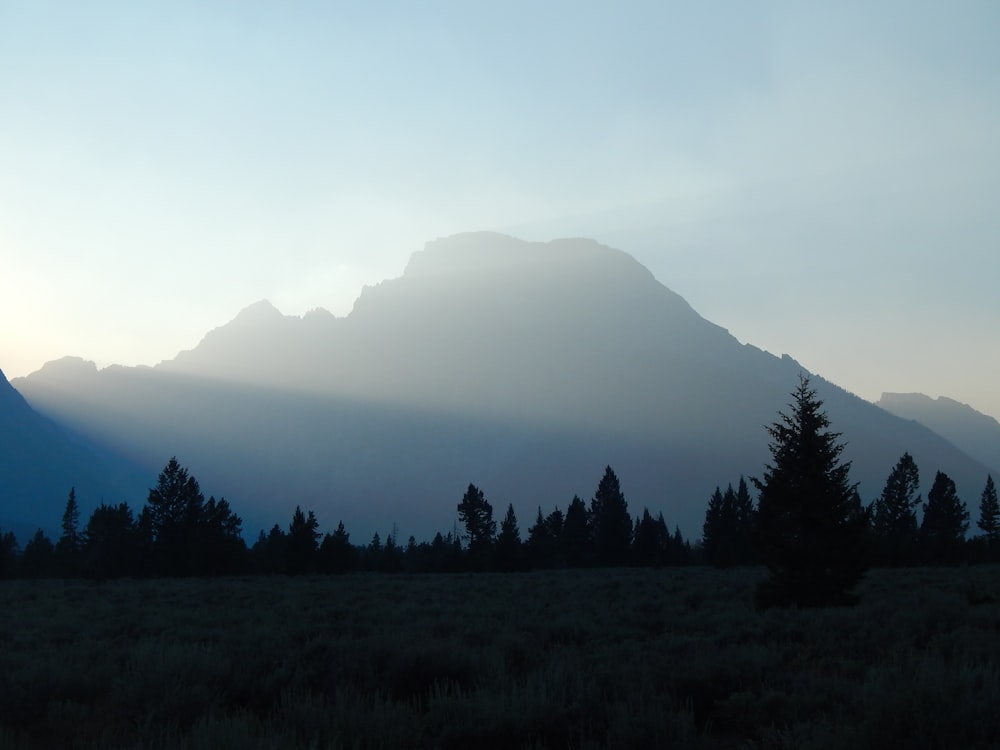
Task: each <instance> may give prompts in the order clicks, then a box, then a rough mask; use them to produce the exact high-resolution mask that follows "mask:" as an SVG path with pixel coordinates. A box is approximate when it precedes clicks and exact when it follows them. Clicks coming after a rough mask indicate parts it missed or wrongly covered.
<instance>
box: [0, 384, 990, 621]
mask: <svg viewBox="0 0 1000 750" xmlns="http://www.w3.org/2000/svg"><path fill="white" fill-rule="evenodd" d="M792 396H793V402H792V404H791V405H790V406H791V410H790V411H789V412H787V413H782V412H779V420H778V421H777V422H775V423H774V424H772V425H770V426H769V427H767V428H766V429H767V431H768V434H769V436H770V437H771V443H770V449H771V453H772V463H771V464H768V465H766V466H765V471H764V473H763V475H762V477H760V478H757V477H752V478H751V479H750V482H751V484H752V485H753V486H754V488H755V489H756V490H757V496H758V497H757V502H756V504H755V503H754V501H753V498H752V497H751V495H750V489H749V486H748V484H747V481H746V480H745V479H744V478H743V477H740V479H739V482H738V484H737V487H736V489H733V487H732V485H729V486H728V487H727V488H726V490H725V491H724V492H723V491H722V490H721V489H720V488H719V487H716V489H715V492H714V493H713V494H712V495H711V496H710V497H709V500H708V504H707V508H706V512H705V521H704V525H703V528H702V532H703V533H702V537H701V539H700V540H698V541H697V542H696V543H695V544H694V545H692V544H691V543H690V542H688V541H686V540H685V539H684V538H683V536H682V535H681V532H680V529H679V528H676V527H675V529H674V531H673V532H671V531H670V530H669V528H668V526H667V524H666V521H665V520H664V518H663V514H662V513H660V514H658V515H657V516H656V517H655V518H654V517H653V516H652V515H651V514H650V512H649V510H648V509H643V512H642V514H641V515H638V516H636V517H634V518H633V517H632V515H631V514H630V512H629V509H628V503H627V502H626V500H625V496H624V494H623V492H622V489H621V485H620V482H619V480H618V477H617V475H616V474H615V472H614V470H613V469H612V468H611V467H610V466H608V467H606V468H605V471H604V475H603V477H602V478H601V480H600V483H599V484H598V487H597V490H596V492H595V493H594V496H593V497H592V498H591V500H590V503H589V505H588V504H587V503H585V502H584V501H583V500H581V499H580V498H579V497H578V496H574V498H573V499H572V501H571V502H570V503H569V505H568V506H567V508H566V511H565V512H563V511H562V510H560V509H559V508H558V506H557V507H555V508H554V509H553V510H551V511H550V512H548V513H547V514H545V513H543V512H542V509H541V507H539V508H538V512H537V516H536V518H535V521H534V524H533V525H531V526H530V527H529V528H528V529H527V534H526V536H525V538H524V539H523V540H522V535H521V531H520V525H519V522H518V519H517V517H516V515H515V513H514V508H513V505H512V504H511V505H508V507H507V510H506V513H505V514H504V516H503V518H502V520H501V521H500V522H499V524H498V523H497V521H496V519H495V518H494V514H493V506H492V505H491V504H490V502H489V501H488V500H487V499H486V496H485V494H484V493H483V491H482V490H481V489H479V488H478V487H477V486H476V485H474V484H470V485H469V486H468V489H467V490H466V492H465V495H464V496H463V497H462V499H461V501H460V502H459V503H458V505H457V506H456V512H457V516H458V520H459V522H460V523H461V530H460V529H459V526H458V524H456V525H455V526H454V528H453V529H452V530H451V531H449V532H447V533H445V534H442V533H440V532H439V533H437V534H435V536H434V537H433V539H432V540H431V541H429V542H428V541H423V542H419V543H418V542H417V541H416V539H415V538H414V537H412V536H411V537H410V538H409V539H408V540H407V541H406V542H405V543H401V542H400V540H399V538H398V532H397V531H396V530H395V528H394V529H393V530H392V531H391V532H389V533H388V534H386V536H385V538H384V539H383V538H382V537H381V536H380V535H379V534H378V533H376V534H375V535H374V536H373V537H372V539H371V541H370V542H369V543H367V544H362V545H357V544H355V543H353V542H352V541H351V538H350V534H349V533H348V532H347V530H346V529H345V527H344V524H343V522H342V521H341V522H340V523H339V524H338V525H337V527H336V529H335V530H334V531H333V532H332V533H326V534H323V533H321V532H320V531H319V521H318V520H317V518H316V516H315V513H314V512H313V511H311V510H309V511H303V510H302V509H301V507H298V506H297V507H296V508H295V511H294V512H293V514H292V517H291V520H290V523H289V524H288V526H287V528H286V527H282V526H281V525H279V524H275V525H274V526H273V527H272V528H271V529H270V531H269V532H267V533H265V532H264V531H261V532H260V534H259V536H258V538H257V539H256V540H255V542H254V543H253V544H252V545H250V546H248V545H247V544H246V543H245V541H244V539H243V536H242V519H241V518H240V517H239V516H238V515H237V514H236V513H235V512H234V511H233V509H232V508H231V507H230V505H229V503H228V502H227V501H226V500H225V499H224V498H223V499H220V500H216V499H215V498H214V496H213V497H209V499H208V500H206V499H205V497H204V495H203V493H202V492H201V489H200V487H199V485H198V482H197V480H196V479H195V478H194V477H193V476H191V475H190V474H189V472H188V470H187V469H186V468H184V467H182V466H181V465H180V464H179V463H178V461H177V459H176V457H174V458H171V459H170V460H169V462H168V463H167V465H166V466H165V467H164V469H163V471H161V472H160V474H159V476H158V478H157V483H156V486H155V487H153V488H152V489H150V491H149V495H148V498H147V500H146V503H145V505H144V506H143V508H142V509H141V511H140V512H139V513H138V514H135V513H134V512H133V511H132V509H131V508H130V507H129V505H128V504H127V503H120V504H118V505H106V504H104V503H102V504H101V505H100V506H98V507H97V508H96V509H95V510H94V512H93V513H92V514H91V516H90V518H89V519H88V520H87V522H86V524H85V525H84V526H83V527H82V528H81V527H80V511H79V506H78V504H77V501H76V495H75V491H74V490H72V489H71V490H70V493H69V497H68V499H67V502H66V509H65V512H64V513H63V517H62V523H61V535H60V537H59V539H58V540H57V541H56V542H55V543H53V542H52V541H50V540H49V539H48V537H46V535H45V534H44V532H42V531H41V530H39V531H37V532H36V533H35V535H34V536H33V537H32V538H31V539H30V540H29V541H28V543H27V544H26V545H25V547H24V549H23V550H21V549H20V547H19V545H18V542H17V540H16V538H15V537H14V535H13V533H11V532H6V533H4V532H2V530H0V577H12V576H21V577H47V576H59V577H76V576H82V577H90V578H96V579H104V578H113V577H122V576H132V577H152V576H212V575H233V574H287V575H301V574H314V573H320V574H333V573H348V572H352V571H362V570H363V571H381V572H398V571H408V572H460V571H517V570H528V569H543V568H580V567H616V566H625V565H632V566H651V567H659V566H672V565H685V564H692V563H694V564H699V563H707V564H710V565H714V566H718V567H728V566H734V565H750V564H763V565H765V566H767V567H768V569H769V570H770V572H771V578H770V579H769V581H768V582H766V583H765V584H762V587H761V590H760V591H759V592H758V597H759V602H758V603H761V604H763V605H769V604H771V603H787V602H791V601H794V602H797V603H817V604H819V603H823V604H828V603H837V602H840V601H844V602H846V601H847V599H849V595H848V593H847V592H848V591H849V590H850V588H851V587H852V586H853V585H854V584H856V583H857V582H858V581H859V580H860V579H861V577H862V576H863V574H864V571H865V570H866V569H867V567H869V566H870V565H882V566H901V565H916V564H954V563H959V562H982V561H996V560H1000V505H998V502H997V492H996V488H995V485H994V483H993V479H992V477H991V476H988V477H987V480H986V486H985V488H984V489H983V492H982V496H981V499H980V505H979V516H980V517H979V521H978V523H977V526H978V528H979V529H980V531H981V532H982V534H980V535H978V536H976V537H974V538H973V539H971V540H970V539H967V538H966V535H967V531H968V526H969V512H968V509H967V507H966V505H965V503H964V502H963V501H962V500H961V499H960V498H959V497H958V494H957V492H956V488H955V483H954V482H953V481H952V480H951V479H950V478H949V477H948V476H947V475H946V474H944V473H943V472H940V471H939V472H937V474H936V476H935V479H934V483H933V485H932V487H931V489H930V491H929V492H928V495H927V501H926V502H923V501H922V498H921V497H920V495H918V494H917V490H918V487H919V484H920V482H919V472H918V469H917V466H916V463H915V462H914V460H913V458H912V457H911V456H910V455H909V454H908V453H905V454H904V455H903V456H902V457H901V458H900V460H899V462H898V463H897V464H896V466H895V467H894V468H893V469H892V471H891V472H890V474H889V476H888V478H887V480H886V483H885V487H884V488H883V490H882V493H881V494H880V495H879V497H878V498H877V499H876V500H874V501H873V502H872V503H870V504H869V505H868V506H864V505H863V503H862V500H861V497H860V495H859V493H858V490H857V484H851V483H850V481H849V471H850V462H841V461H840V458H839V457H840V454H841V452H842V450H843V447H844V446H843V445H842V444H839V443H838V438H839V433H835V432H831V431H830V430H829V419H828V417H827V415H826V413H825V412H824V411H823V410H822V408H821V407H822V402H821V401H820V400H819V399H817V398H816V393H815V391H814V390H812V389H811V388H810V387H809V381H808V378H805V377H803V378H802V379H801V380H800V383H799V387H798V388H797V389H796V390H795V391H794V392H793V394H792ZM917 508H921V509H922V515H921V520H920V522H919V523H918V520H917V515H916V510H917Z"/></svg>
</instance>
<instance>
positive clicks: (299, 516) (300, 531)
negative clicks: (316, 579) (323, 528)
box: [285, 505, 321, 575]
mask: <svg viewBox="0 0 1000 750" xmlns="http://www.w3.org/2000/svg"><path fill="white" fill-rule="evenodd" d="M320 536H321V535H320V533H319V521H317V520H316V514H315V513H313V512H312V511H309V514H308V515H306V514H305V513H303V512H302V508H301V507H299V506H298V505H296V506H295V511H294V512H293V513H292V522H291V523H290V524H289V525H288V537H287V541H286V542H285V555H286V564H285V572H287V573H290V574H291V575H302V574H304V573H312V572H314V570H315V568H316V553H317V551H318V550H319V539H320Z"/></svg>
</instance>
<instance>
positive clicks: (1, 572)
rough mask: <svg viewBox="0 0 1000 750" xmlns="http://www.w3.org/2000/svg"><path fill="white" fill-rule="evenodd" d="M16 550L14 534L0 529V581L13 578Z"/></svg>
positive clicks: (16, 544)
mask: <svg viewBox="0 0 1000 750" xmlns="http://www.w3.org/2000/svg"><path fill="white" fill-rule="evenodd" d="M18 550H19V546H18V543H17V537H16V536H14V532H13V531H4V530H3V529H0V579H3V578H11V577H13V575H14V568H15V565H16V564H17V553H18Z"/></svg>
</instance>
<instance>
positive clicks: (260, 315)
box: [232, 299, 285, 324]
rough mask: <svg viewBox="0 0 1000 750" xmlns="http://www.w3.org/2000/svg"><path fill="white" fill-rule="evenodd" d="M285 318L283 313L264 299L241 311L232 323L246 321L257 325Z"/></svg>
mask: <svg viewBox="0 0 1000 750" xmlns="http://www.w3.org/2000/svg"><path fill="white" fill-rule="evenodd" d="M284 317H285V316H284V315H282V314H281V311H280V310H279V309H278V308H277V307H275V306H274V305H272V304H271V303H270V301H268V300H266V299H262V300H258V301H257V302H254V303H253V304H252V305H248V306H246V307H244V308H243V309H242V310H240V311H239V313H237V315H236V317H235V318H234V319H233V321H232V322H234V323H235V322H236V321H244V322H248V323H254V324H257V323H261V322H265V321H271V320H279V319H281V318H284Z"/></svg>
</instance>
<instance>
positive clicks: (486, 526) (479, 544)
mask: <svg viewBox="0 0 1000 750" xmlns="http://www.w3.org/2000/svg"><path fill="white" fill-rule="evenodd" d="M458 518H459V520H460V521H461V522H462V523H463V524H464V525H465V538H466V539H467V540H468V542H469V553H470V555H478V554H481V553H482V552H484V551H485V550H488V549H489V548H490V547H491V546H492V544H493V537H494V535H495V534H496V531H497V524H496V521H494V520H493V506H492V505H490V504H489V503H488V502H487V501H486V496H485V495H483V491H482V490H480V489H479V488H478V487H476V485H474V484H470V485H469V489H468V490H466V492H465V495H464V497H462V502H460V503H459V504H458Z"/></svg>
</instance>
